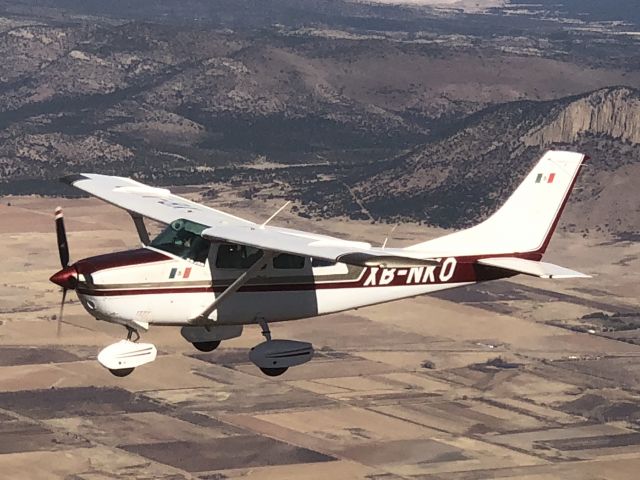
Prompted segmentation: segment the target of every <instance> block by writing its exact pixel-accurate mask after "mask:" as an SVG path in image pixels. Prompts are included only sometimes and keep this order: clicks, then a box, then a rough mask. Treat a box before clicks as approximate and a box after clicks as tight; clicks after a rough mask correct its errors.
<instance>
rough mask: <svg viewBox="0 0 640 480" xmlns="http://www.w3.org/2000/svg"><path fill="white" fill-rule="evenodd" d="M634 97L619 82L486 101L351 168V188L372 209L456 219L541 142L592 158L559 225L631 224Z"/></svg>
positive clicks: (639, 151)
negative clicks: (430, 133)
mask: <svg viewBox="0 0 640 480" xmlns="http://www.w3.org/2000/svg"><path fill="white" fill-rule="evenodd" d="M639 106H640V91H638V90H634V89H631V88H626V87H619V88H606V89H601V90H597V91H594V92H591V93H587V94H585V95H582V96H577V97H575V96H574V97H568V98H564V99H560V100H557V101H553V102H514V103H511V104H505V105H501V106H498V107H492V108H488V109H486V110H484V111H482V112H480V113H478V114H476V115H473V116H472V117H470V118H468V119H466V120H465V121H464V122H461V123H460V124H459V125H458V126H457V128H452V129H451V130H452V131H451V132H450V133H449V134H447V135H444V136H443V137H442V138H440V139H438V140H437V141H434V142H432V143H429V144H426V145H423V146H422V147H420V148H419V149H417V150H416V151H415V152H414V153H413V154H411V155H409V156H407V157H406V158H403V159H401V160H399V161H397V162H394V163H392V164H390V165H388V166H387V168H385V169H382V170H381V171H379V172H378V173H377V174H376V175H374V176H373V177H370V176H369V177H365V176H361V177H358V178H357V179H356V180H354V185H353V187H352V190H353V191H354V192H356V194H357V195H358V196H359V198H360V200H361V201H362V203H363V204H364V205H365V207H366V209H367V211H368V212H369V213H370V214H371V216H372V217H374V218H394V217H395V218H406V217H410V218H413V219H416V220H423V221H426V222H428V223H431V224H435V225H440V226H446V227H461V226H464V225H469V224H472V223H475V222H477V221H479V220H480V219H482V218H484V217H486V216H487V215H489V214H490V213H491V212H492V211H494V210H495V209H496V208H497V207H498V205H499V204H500V203H501V202H503V201H504V200H505V199H506V198H507V196H508V195H509V194H510V193H511V192H512V191H513V189H514V188H515V186H516V185H517V184H518V183H519V182H520V180H521V178H522V177H523V176H524V175H525V173H526V172H528V171H529V169H530V168H531V167H532V165H533V164H534V163H535V162H536V161H537V159H538V158H539V157H540V156H541V154H542V153H543V152H544V151H545V150H547V149H549V148H562V149H569V150H575V151H580V152H584V153H586V154H588V155H589V156H590V157H591V159H590V161H589V163H588V165H587V168H586V169H585V170H584V172H583V174H582V175H581V178H580V181H579V188H577V189H576V191H575V192H574V193H573V195H572V197H571V205H570V208H569V212H568V214H567V215H565V217H564V218H563V220H564V222H563V225H564V226H565V227H566V228H570V229H573V230H579V231H589V230H590V229H592V230H601V231H603V232H607V233H610V234H614V235H618V234H620V233H621V232H634V231H635V232H637V231H639V230H640V215H639V213H640V212H639V210H640V193H639V191H638V188H637V176H636V173H637V171H638V168H640V108H638V107H639ZM634 183H635V184H636V186H635V187H634Z"/></svg>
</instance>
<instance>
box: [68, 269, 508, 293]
mask: <svg viewBox="0 0 640 480" xmlns="http://www.w3.org/2000/svg"><path fill="white" fill-rule="evenodd" d="M441 269H442V267H436V268H435V269H434V270H433V278H434V280H433V281H429V280H427V281H425V282H408V281H407V278H408V270H409V269H408V268H404V269H402V268H394V269H391V268H386V269H383V268H378V269H375V267H374V268H371V267H367V268H365V269H364V274H362V275H360V277H359V278H358V279H357V280H353V281H346V282H345V281H336V282H331V281H326V282H322V281H316V282H305V283H272V284H254V285H245V286H243V287H241V288H240V289H239V290H238V292H295V291H309V290H326V289H341V288H384V287H400V286H405V287H408V286H419V285H425V286H426V285H446V284H455V283H470V282H486V281H489V280H497V279H500V278H508V277H512V276H514V275H516V273H515V272H510V271H507V270H504V269H501V268H497V267H490V266H486V265H479V264H477V263H474V262H465V263H457V265H456V268H455V271H454V273H453V275H452V276H451V278H449V279H447V280H446V281H441V280H440V279H439V277H440V274H441ZM374 270H375V272H374ZM385 270H386V271H387V272H389V271H394V272H393V273H394V275H393V279H392V280H391V281H389V282H388V283H384V284H382V282H383V280H382V278H383V272H384V271H385ZM398 271H405V272H406V273H405V274H403V275H400V274H399V273H398ZM372 278H374V279H375V280H374V281H373V284H371V283H370V284H368V285H365V284H367V281H369V282H371V279H372ZM227 287H228V285H226V284H224V285H215V287H211V286H209V287H204V286H202V287H176V286H171V287H153V288H139V289H136V288H131V289H128V288H124V289H110V290H100V289H99V287H98V288H96V289H92V288H87V287H79V288H78V293H80V294H83V295H91V296H128V295H157V294H179V293H205V292H216V293H222V292H223V291H224V290H225V289H226V288H227Z"/></svg>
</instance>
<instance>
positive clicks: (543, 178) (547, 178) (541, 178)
mask: <svg viewBox="0 0 640 480" xmlns="http://www.w3.org/2000/svg"><path fill="white" fill-rule="evenodd" d="M554 178H556V174H555V173H550V174H549V175H545V174H544V173H539V174H538V176H537V177H536V183H553V179H554Z"/></svg>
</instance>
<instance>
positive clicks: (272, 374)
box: [260, 367, 289, 377]
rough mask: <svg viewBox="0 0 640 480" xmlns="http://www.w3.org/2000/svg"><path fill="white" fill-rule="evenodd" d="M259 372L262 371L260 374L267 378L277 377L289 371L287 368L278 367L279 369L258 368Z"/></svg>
mask: <svg viewBox="0 0 640 480" xmlns="http://www.w3.org/2000/svg"><path fill="white" fill-rule="evenodd" d="M260 370H261V371H262V373H264V374H265V375H267V376H269V377H279V376H280V375H282V374H283V373H284V372H286V371H287V370H289V367H280V368H263V367H260Z"/></svg>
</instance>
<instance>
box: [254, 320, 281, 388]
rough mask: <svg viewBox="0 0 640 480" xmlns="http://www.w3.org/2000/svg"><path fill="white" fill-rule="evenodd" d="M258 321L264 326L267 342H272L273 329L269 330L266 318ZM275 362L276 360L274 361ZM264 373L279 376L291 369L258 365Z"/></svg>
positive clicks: (263, 332)
mask: <svg viewBox="0 0 640 480" xmlns="http://www.w3.org/2000/svg"><path fill="white" fill-rule="evenodd" d="M258 323H259V324H260V326H261V327H262V336H263V337H264V338H265V339H266V340H267V342H272V341H273V340H271V330H269V324H268V323H267V321H266V320H265V319H264V318H260V319H258ZM273 363H274V364H275V362H273ZM258 368H259V369H260V371H261V372H262V373H264V374H265V375H267V376H269V377H279V376H280V375H282V374H283V373H284V372H286V371H287V370H289V367H258Z"/></svg>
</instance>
